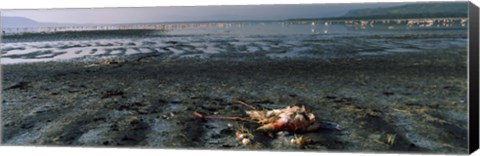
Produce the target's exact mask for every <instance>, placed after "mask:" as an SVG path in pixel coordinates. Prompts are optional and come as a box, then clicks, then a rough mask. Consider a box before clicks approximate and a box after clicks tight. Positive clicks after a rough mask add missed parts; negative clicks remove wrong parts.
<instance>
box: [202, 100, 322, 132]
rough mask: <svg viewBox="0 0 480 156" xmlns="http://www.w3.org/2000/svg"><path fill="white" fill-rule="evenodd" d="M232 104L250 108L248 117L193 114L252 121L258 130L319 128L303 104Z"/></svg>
mask: <svg viewBox="0 0 480 156" xmlns="http://www.w3.org/2000/svg"><path fill="white" fill-rule="evenodd" d="M233 103H234V104H240V105H243V106H245V107H248V108H250V110H249V111H246V114H247V115H248V117H228V116H205V115H202V114H200V113H198V112H194V114H195V116H197V117H199V118H203V119H222V120H243V121H252V122H257V123H259V124H261V125H262V126H260V127H258V128H257V130H259V131H268V132H278V131H288V132H292V133H294V132H310V131H316V130H318V129H319V128H320V124H318V123H317V122H316V118H315V115H314V114H313V113H311V112H310V111H308V110H307V109H305V106H303V105H302V106H298V105H292V106H287V107H286V108H283V109H273V110H266V109H265V110H258V109H256V108H255V107H253V106H251V105H249V104H247V103H245V102H243V101H240V100H234V101H233Z"/></svg>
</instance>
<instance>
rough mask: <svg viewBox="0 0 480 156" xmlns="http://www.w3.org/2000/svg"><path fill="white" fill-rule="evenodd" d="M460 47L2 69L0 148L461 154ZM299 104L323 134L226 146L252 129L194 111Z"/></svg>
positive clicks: (463, 72)
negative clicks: (324, 126)
mask: <svg viewBox="0 0 480 156" xmlns="http://www.w3.org/2000/svg"><path fill="white" fill-rule="evenodd" d="M466 56H467V55H466V49H456V50H452V49H446V50H444V51H425V52H417V53H398V54H391V55H379V56H368V57H367V56H365V57H355V58H332V59H324V60H315V59H308V58H303V59H302V58H298V59H277V60H273V59H268V58H257V59H250V60H246V59H233V58H224V59H223V58H222V59H215V58H211V59H195V58H183V59H173V58H166V57H163V56H161V55H152V54H141V55H136V56H129V57H125V58H118V59H115V60H113V61H110V62H103V63H101V62H102V61H98V62H96V63H95V62H80V61H78V62H76V61H74V62H46V63H31V64H15V65H4V66H2V76H3V78H2V79H3V84H2V88H3V90H2V96H3V97H2V111H1V113H2V114H1V117H2V139H1V141H2V143H3V144H8V145H35V146H40V145H41V146H94V147H139V148H181V149H188V148H196V149H198V148H201V149H205V148H206V149H235V150H313V151H349V152H359V151H361V152H399V151H400V152H415V153H418V152H420V153H461V154H465V153H466V152H467V146H468V145H467V132H468V131H467V126H468V120H467V104H468V101H466V97H467V81H466V80H467V62H466V60H467V58H466ZM237 98H238V99H243V100H245V101H246V102H248V103H251V104H253V105H254V106H256V107H261V108H282V107H285V106H287V105H290V104H293V103H297V104H302V105H306V106H307V108H309V109H311V110H312V111H313V112H314V113H315V115H316V116H317V117H318V119H319V120H320V122H321V123H323V124H327V123H333V124H338V125H339V126H340V127H341V128H342V129H343V130H341V131H337V130H332V129H328V128H327V129H322V130H320V131H318V132H312V133H304V134H297V135H299V136H300V135H301V136H307V137H309V138H311V140H312V141H311V142H310V143H309V144H306V145H304V146H298V145H293V144H291V143H290V142H289V139H291V138H292V137H294V135H293V134H290V135H286V136H273V137H270V136H268V135H266V134H264V133H260V132H253V134H254V136H255V139H254V140H255V141H254V143H253V144H251V145H246V146H245V145H242V144H241V143H240V142H238V141H236V140H235V137H234V133H235V131H236V129H239V127H242V126H243V127H246V128H248V129H251V130H253V129H254V128H256V127H258V126H259V125H258V124H255V123H246V122H241V121H220V120H209V121H202V120H200V119H197V118H194V116H193V112H194V111H199V112H202V113H205V114H212V115H213V114H216V115H227V116H243V115H245V114H244V110H245V109H244V108H243V107H240V106H238V105H232V104H231V101H232V100H233V99H237Z"/></svg>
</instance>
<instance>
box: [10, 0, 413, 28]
mask: <svg viewBox="0 0 480 156" xmlns="http://www.w3.org/2000/svg"><path fill="white" fill-rule="evenodd" d="M403 4H405V3H357V4H355V3H353V4H352V3H350V4H348V3H347V4H294V5H285V4H283V5H240V6H194V7H191V6H190V7H187V6H183V7H142V8H91V9H43V10H2V12H1V15H2V16H16V17H26V18H29V19H32V20H35V21H37V22H42V23H72V24H118V23H156V22H184V21H212V20H215V21H217V20H219V21H222V20H281V19H291V18H320V17H335V16H342V15H344V14H345V13H347V12H348V11H349V10H351V9H361V8H378V7H391V6H399V5H403Z"/></svg>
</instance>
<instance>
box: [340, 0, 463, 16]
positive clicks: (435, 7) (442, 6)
mask: <svg viewBox="0 0 480 156" xmlns="http://www.w3.org/2000/svg"><path fill="white" fill-rule="evenodd" d="M436 17H468V3H467V2H431V3H415V4H406V5H402V6H397V7H388V8H371V9H357V10H350V11H349V12H347V13H346V14H345V15H344V16H342V18H436Z"/></svg>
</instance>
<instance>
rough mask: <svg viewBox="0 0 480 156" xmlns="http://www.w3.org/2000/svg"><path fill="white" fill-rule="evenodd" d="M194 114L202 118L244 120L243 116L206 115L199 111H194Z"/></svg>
mask: <svg viewBox="0 0 480 156" xmlns="http://www.w3.org/2000/svg"><path fill="white" fill-rule="evenodd" d="M193 114H194V115H195V116H196V117H198V118H202V119H219V120H244V119H243V118H241V117H238V116H205V115H203V114H200V113H198V112H193Z"/></svg>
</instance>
